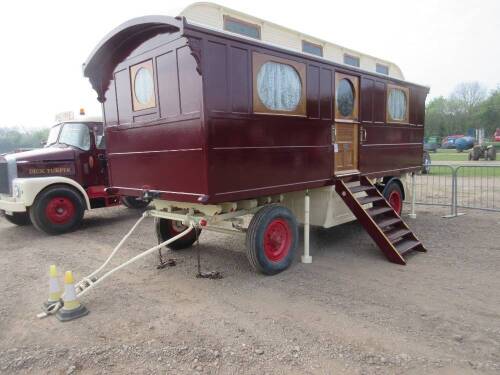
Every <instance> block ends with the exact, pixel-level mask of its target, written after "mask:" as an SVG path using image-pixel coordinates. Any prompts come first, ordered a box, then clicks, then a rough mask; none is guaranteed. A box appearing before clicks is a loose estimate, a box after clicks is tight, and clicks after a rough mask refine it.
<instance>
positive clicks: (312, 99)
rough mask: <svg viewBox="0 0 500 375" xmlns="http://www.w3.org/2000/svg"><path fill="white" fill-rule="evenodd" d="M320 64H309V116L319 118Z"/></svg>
mask: <svg viewBox="0 0 500 375" xmlns="http://www.w3.org/2000/svg"><path fill="white" fill-rule="evenodd" d="M319 90H320V84H319V66H315V65H309V66H308V67H307V116H308V117H309V118H315V119H316V118H319V103H320V100H319V95H320V93H319Z"/></svg>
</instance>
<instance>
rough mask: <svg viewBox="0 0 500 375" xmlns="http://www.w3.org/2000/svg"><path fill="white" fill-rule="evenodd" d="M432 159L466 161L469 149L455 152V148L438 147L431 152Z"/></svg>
mask: <svg viewBox="0 0 500 375" xmlns="http://www.w3.org/2000/svg"><path fill="white" fill-rule="evenodd" d="M430 155H431V160H432V161H467V160H469V151H468V150H467V151H463V152H457V151H456V150H444V149H439V150H437V152H431V153H430Z"/></svg>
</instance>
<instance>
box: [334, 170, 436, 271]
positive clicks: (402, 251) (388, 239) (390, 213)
mask: <svg viewBox="0 0 500 375" xmlns="http://www.w3.org/2000/svg"><path fill="white" fill-rule="evenodd" d="M357 182H359V185H352V184H353V183H357ZM335 190H336V192H337V193H338V194H339V195H340V197H341V198H342V200H343V201H344V202H345V204H346V205H347V207H349V209H350V210H351V212H352V213H353V214H354V216H355V217H356V218H357V219H358V221H359V222H360V223H361V225H362V226H363V227H364V228H365V230H366V231H367V232H368V234H369V235H370V237H371V238H372V239H373V240H374V241H375V243H376V244H377V246H378V247H379V248H380V250H382V252H383V253H384V255H385V256H386V258H387V259H388V260H389V261H391V262H393V263H397V264H402V265H405V264H406V260H405V259H404V255H406V254H408V253H410V252H412V251H420V252H426V251H427V250H426V249H425V247H424V246H423V245H422V243H421V242H420V240H419V239H418V238H417V237H416V236H415V234H414V233H413V232H412V230H411V229H410V228H409V227H408V225H407V224H406V223H405V222H404V221H403V219H401V217H400V216H399V215H398V214H397V213H396V211H394V210H393V208H392V207H391V205H390V204H389V202H388V201H387V200H386V199H385V198H384V196H383V195H382V194H381V193H380V192H379V190H378V189H377V188H376V187H375V186H374V185H373V184H372V183H371V181H370V180H369V179H368V178H367V177H364V176H361V177H355V178H354V180H353V179H352V178H351V181H350V182H345V181H344V180H342V179H338V180H337V181H336V182H335ZM361 192H364V193H365V194H366V196H363V197H356V196H355V194H356V193H361ZM368 203H371V204H372V207H371V208H367V209H365V208H364V207H363V206H364V205H366V204H368Z"/></svg>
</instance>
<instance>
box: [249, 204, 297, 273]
mask: <svg viewBox="0 0 500 375" xmlns="http://www.w3.org/2000/svg"><path fill="white" fill-rule="evenodd" d="M298 240H299V232H298V225H297V220H296V219H295V216H294V215H293V213H292V212H291V211H290V210H289V209H288V208H286V207H283V206H280V205H277V204H272V205H269V206H265V207H263V208H261V209H260V210H259V211H258V212H257V213H256V214H255V215H254V216H253V218H252V221H250V225H249V226H248V230H247V234H246V252H247V258H248V261H249V262H250V265H251V266H252V267H253V268H254V269H255V270H256V271H258V272H260V273H263V274H266V275H275V274H277V273H279V272H281V271H284V270H286V269H287V268H288V267H290V265H291V264H292V262H293V259H294V257H295V252H296V250H297V245H298V242H299V241H298Z"/></svg>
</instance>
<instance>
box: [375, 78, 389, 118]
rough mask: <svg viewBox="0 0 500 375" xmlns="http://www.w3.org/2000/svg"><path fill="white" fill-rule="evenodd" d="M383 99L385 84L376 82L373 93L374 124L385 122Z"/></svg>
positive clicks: (384, 103) (384, 102)
mask: <svg viewBox="0 0 500 375" xmlns="http://www.w3.org/2000/svg"><path fill="white" fill-rule="evenodd" d="M385 97H386V92H385V83H384V82H380V81H376V82H375V91H374V93H373V121H375V122H385V107H386V101H385Z"/></svg>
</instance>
